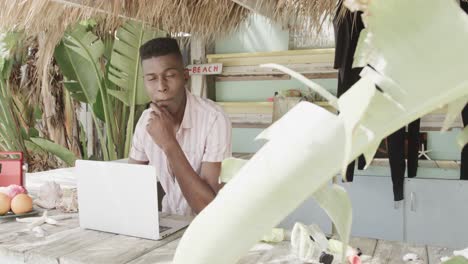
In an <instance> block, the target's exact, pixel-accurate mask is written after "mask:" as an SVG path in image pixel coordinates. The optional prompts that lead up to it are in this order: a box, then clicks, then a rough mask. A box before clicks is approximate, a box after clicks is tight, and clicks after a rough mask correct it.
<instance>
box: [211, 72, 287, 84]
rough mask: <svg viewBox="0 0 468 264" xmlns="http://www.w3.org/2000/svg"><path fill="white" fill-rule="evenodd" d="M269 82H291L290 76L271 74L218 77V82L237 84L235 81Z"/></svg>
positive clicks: (216, 79)
mask: <svg viewBox="0 0 468 264" xmlns="http://www.w3.org/2000/svg"><path fill="white" fill-rule="evenodd" d="M267 80H270V81H271V80H291V77H290V76H289V75H285V74H270V75H234V76H216V77H215V81H217V82H235V81H267Z"/></svg>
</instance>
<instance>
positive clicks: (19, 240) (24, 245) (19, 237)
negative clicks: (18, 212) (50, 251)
mask: <svg viewBox="0 0 468 264" xmlns="http://www.w3.org/2000/svg"><path fill="white" fill-rule="evenodd" d="M16 224H17V225H18V226H19V227H20V228H19V231H14V232H13V233H11V234H12V235H13V234H14V235H13V239H11V240H7V241H4V242H2V243H0V260H1V261H2V262H1V263H24V262H25V254H24V252H25V251H27V250H28V249H31V248H34V247H37V246H40V245H44V244H47V243H48V241H49V237H50V235H51V234H55V233H60V232H62V231H65V230H69V229H71V228H74V227H76V226H78V219H77V218H72V219H67V220H63V221H61V222H60V225H58V226H52V225H43V226H42V228H43V229H44V230H45V232H46V234H48V235H49V236H46V237H37V236H36V235H35V233H33V232H32V231H27V230H25V228H26V225H27V224H26V223H16Z"/></svg>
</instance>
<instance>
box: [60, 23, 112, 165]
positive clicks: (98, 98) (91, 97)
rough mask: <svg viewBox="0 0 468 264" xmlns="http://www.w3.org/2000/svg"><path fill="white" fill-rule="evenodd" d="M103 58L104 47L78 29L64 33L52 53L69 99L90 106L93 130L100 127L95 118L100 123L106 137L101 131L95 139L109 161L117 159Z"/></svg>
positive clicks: (90, 33) (84, 30)
mask: <svg viewBox="0 0 468 264" xmlns="http://www.w3.org/2000/svg"><path fill="white" fill-rule="evenodd" d="M103 54H104V43H103V42H102V41H101V40H100V39H99V38H98V37H97V36H96V35H94V34H93V33H92V32H90V31H87V30H86V27H84V26H82V25H76V26H75V27H74V29H73V30H71V31H68V32H66V33H65V36H64V38H63V39H62V42H61V43H60V44H59V46H58V47H57V48H56V50H55V58H56V60H57V63H58V64H59V66H60V68H61V70H62V72H63V74H64V76H65V77H66V82H65V87H66V88H67V89H68V90H69V91H70V93H71V96H72V97H73V98H75V99H77V100H79V101H81V102H85V103H88V104H91V105H92V106H93V109H94V111H93V113H92V114H93V119H94V122H95V125H96V127H97V128H99V127H100V126H99V122H98V120H97V118H100V119H102V120H103V121H104V124H105V128H106V129H105V131H106V137H104V134H103V132H102V131H101V129H98V136H99V139H100V141H101V146H102V152H103V155H104V159H106V160H112V159H116V158H117V154H116V152H115V146H114V140H113V131H114V128H115V127H116V124H115V122H112V118H111V116H110V112H111V109H112V105H111V103H110V102H109V100H108V95H107V87H106V81H105V78H104V74H103V71H102V70H101V66H100V59H101V58H102V56H103ZM100 109H102V112H101V111H100ZM101 113H102V114H101Z"/></svg>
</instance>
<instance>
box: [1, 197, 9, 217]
mask: <svg viewBox="0 0 468 264" xmlns="http://www.w3.org/2000/svg"><path fill="white" fill-rule="evenodd" d="M10 203H11V198H10V196H8V195H6V194H4V193H1V192H0V215H4V214H6V213H8V211H10Z"/></svg>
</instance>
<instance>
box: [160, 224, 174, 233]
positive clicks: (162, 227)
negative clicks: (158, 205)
mask: <svg viewBox="0 0 468 264" xmlns="http://www.w3.org/2000/svg"><path fill="white" fill-rule="evenodd" d="M169 229H171V228H170V227H168V226H162V225H160V226H159V233H162V232H165V231H167V230H169Z"/></svg>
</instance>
